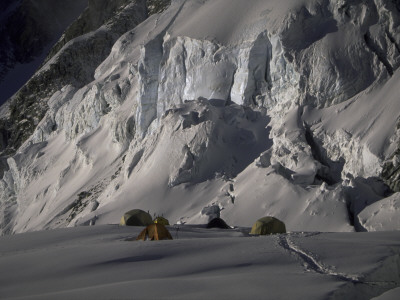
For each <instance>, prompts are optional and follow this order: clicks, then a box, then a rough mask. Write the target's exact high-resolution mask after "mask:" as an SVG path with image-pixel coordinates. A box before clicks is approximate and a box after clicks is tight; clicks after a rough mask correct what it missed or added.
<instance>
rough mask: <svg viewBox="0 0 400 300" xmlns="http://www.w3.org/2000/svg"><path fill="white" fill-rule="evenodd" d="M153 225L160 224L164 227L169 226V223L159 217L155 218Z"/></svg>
mask: <svg viewBox="0 0 400 300" xmlns="http://www.w3.org/2000/svg"><path fill="white" fill-rule="evenodd" d="M154 223H156V224H162V225H164V226H167V225H169V221H168V220H167V219H166V218H164V217H160V216H158V217H157V218H155V219H154Z"/></svg>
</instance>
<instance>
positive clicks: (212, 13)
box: [0, 0, 400, 234]
mask: <svg viewBox="0 0 400 300" xmlns="http://www.w3.org/2000/svg"><path fill="white" fill-rule="evenodd" d="M133 2H134V3H135V4H137V5H138V6H137V7H138V8H137V9H138V10H140V9H143V5H144V1H133ZM133 2H132V3H133ZM129 7H130V8H131V9H133V10H134V9H135V7H136V6H134V4H132V5H130V6H129ZM139 8H140V9H139ZM399 16H400V15H399V13H398V7H397V6H396V5H395V3H393V2H391V1H384V0H376V1H372V0H370V1H364V2H362V3H359V2H357V1H345V2H342V1H333V0H332V1H314V0H308V1H289V0H288V1H275V0H272V1H262V0H254V1H252V4H251V5H250V6H249V4H248V1H245V0H232V1H228V0H206V1H195V0H187V1H184V0H175V1H172V2H171V6H169V8H168V9H167V10H165V11H164V12H162V13H160V14H155V15H152V16H150V17H148V18H147V19H146V20H145V21H144V22H142V23H140V24H139V25H138V26H136V27H135V26H133V25H132V28H129V30H128V31H127V32H125V33H124V34H122V35H120V36H118V39H117V38H116V39H115V40H116V42H115V43H114V45H113V47H112V49H111V52H110V54H109V56H108V57H107V58H106V59H105V60H104V61H102V62H101V64H100V65H98V66H97V68H96V70H95V71H94V78H92V80H93V81H91V82H89V83H88V84H85V85H83V86H80V85H79V84H76V83H74V82H73V81H71V82H69V84H67V85H65V86H63V87H62V88H61V89H57V91H55V92H54V93H53V94H52V96H51V97H50V98H49V99H45V100H46V104H47V105H48V110H46V112H45V115H44V117H43V118H42V119H41V120H40V122H39V123H38V125H37V127H36V129H35V131H34V132H33V134H32V135H30V136H29V137H28V138H27V140H25V142H24V143H23V144H22V146H21V147H19V149H18V151H17V153H15V154H14V155H11V156H10V157H7V166H6V167H5V168H3V169H4V172H3V173H4V174H3V175H2V179H1V180H0V212H1V213H0V224H1V230H2V233H3V234H4V233H18V232H24V231H31V230H40V229H44V228H46V229H47V228H56V227H66V226H71V227H72V226H76V225H82V224H90V223H91V224H94V223H95V224H97V225H99V224H108V223H116V222H118V220H119V218H120V216H121V214H122V213H123V212H125V211H127V210H130V209H132V208H142V209H144V210H150V212H151V213H152V214H153V213H154V214H164V215H165V216H166V217H168V218H169V219H170V220H171V221H173V222H176V221H178V220H181V221H183V222H188V223H192V224H198V223H204V222H206V219H207V218H208V217H207V216H206V215H204V214H202V213H201V212H202V211H203V209H204V208H207V207H210V206H212V205H214V206H218V207H219V208H220V210H221V217H222V218H224V219H225V220H227V221H228V222H229V223H231V224H234V225H236V226H250V225H251V224H253V222H254V221H255V220H256V219H258V218H259V217H262V216H265V215H273V216H275V217H277V218H279V219H281V220H283V221H284V222H285V223H286V225H287V228H288V229H289V230H291V231H294V230H296V231H366V230H368V231H375V230H385V229H388V230H389V229H390V230H393V229H395V230H398V229H400V228H399V227H398V224H399V222H398V218H399V217H398V215H396V213H393V210H392V208H395V207H397V206H396V205H395V204H393V205H392V203H393V201H392V198H388V197H395V196H392V193H393V191H392V190H391V189H390V188H389V187H388V186H387V185H386V184H385V182H384V181H383V179H385V180H386V183H387V184H390V185H391V187H393V186H394V187H395V186H396V185H393V184H392V183H393V182H396V180H397V179H396V178H397V177H396V176H397V175H396V172H389V173H390V174H389V176H388V177H385V176H383V175H382V174H383V173H384V172H383V170H384V166H385V165H386V164H388V163H392V162H393V166H394V168H395V170H397V169H396V168H397V167H396V166H397V164H395V162H396V161H397V160H396V159H397V158H396V157H397V156H396V153H397V152H396V151H398V150H397V149H398V145H399V134H398V129H397V127H398V120H399V117H400V113H399V112H400V110H399V108H400V107H399V103H400V102H399V101H398V93H397V85H398V82H399V76H400V73H399V70H398V66H399V65H400V52H399V49H400V48H399V45H400V27H399V24H400V17H399ZM119 17H120V15H119ZM122 20H124V19H123V18H122ZM118 24H119V23H118ZM114 26H117V25H115V24H114ZM117 27H118V28H120V27H119V26H117ZM103 31H104V32H109V27H107V25H105V26H103V27H101V28H100V29H99V30H97V31H95V32H91V33H88V34H86V35H84V36H81V37H78V38H77V39H76V40H74V41H72V42H71V43H69V44H67V45H66V46H68V47H69V48H68V47H67V48H68V49H70V50H71V51H74V49H75V50H76V49H81V48H80V47H82V45H87V42H88V40H90V39H89V38H90V37H91V36H95V35H97V34H99V32H103ZM112 32H118V31H112ZM115 34H117V33H115ZM113 36H114V35H113ZM114 37H115V36H114ZM101 48H102V47H101ZM64 49H65V48H64ZM94 49H96V47H94ZM102 49H103V48H102ZM79 53H81V54H82V56H80V59H82V58H84V57H85V52H79ZM88 53H91V54H93V53H97V52H96V51H94V50H93V49H92V48H91V49H90V51H89V52H88ZM64 55H65V52H60V53H57V54H56V55H55V56H54V58H53V59H52V60H50V61H48V62H47V63H46V64H45V65H44V66H43V68H42V69H41V70H39V72H38V73H37V77H36V78H40V75H41V74H47V73H46V72H48V70H52V71H51V74H52V77H54V78H53V80H54V82H55V86H57V84H60V83H61V82H64V81H63V80H64V79H65V76H63V75H62V74H64V73H62V72H60V73H58V67H57V66H58V65H57V60H60V59H61V58H65V64H62V65H63V66H65V65H68V64H69V60H70V58H68V56H64ZM77 61H79V60H71V63H74V67H73V68H70V69H67V70H73V71H74V72H75V70H76V69H79V68H80V64H78V63H77ZM92 67H93V66H91V68H89V69H90V70H92ZM82 68H85V67H84V66H83V67H82ZM85 70H86V69H84V71H85ZM86 71H87V70H86ZM92 71H93V70H92ZM92 71H91V73H90V72H89V73H90V74H92V73H93V72H92ZM72 73H73V72H72ZM64 75H65V74H64ZM57 76H60V77H57ZM68 76H69V75H68ZM85 78H86V77H85ZM88 78H91V76H89V77H88ZM19 122H21V124H24V120H20V121H19ZM396 199H397V198H396ZM381 201H382V202H381ZM378 203H382V205H381V206H379V205H380V204H378ZM388 203H390V204H388ZM376 206H379V207H381V208H382V209H381V210H379V213H375V212H376V210H377V209H376ZM206 210H207V209H206ZM387 217H391V218H392V220H393V221H390V222H386V220H387ZM383 220H385V221H383Z"/></svg>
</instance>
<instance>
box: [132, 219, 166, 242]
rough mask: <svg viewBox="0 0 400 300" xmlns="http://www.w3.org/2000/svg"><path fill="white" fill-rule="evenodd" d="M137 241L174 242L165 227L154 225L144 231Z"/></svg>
mask: <svg viewBox="0 0 400 300" xmlns="http://www.w3.org/2000/svg"><path fill="white" fill-rule="evenodd" d="M136 240H137V241H138V240H142V241H146V240H151V241H154V240H172V236H171V234H170V233H169V231H168V229H167V228H165V226H164V225H162V224H158V223H154V224H151V225H149V226H147V227H146V228H145V229H143V231H142V232H141V233H140V234H139V235H138V237H137V238H136Z"/></svg>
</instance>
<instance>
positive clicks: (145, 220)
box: [119, 209, 153, 226]
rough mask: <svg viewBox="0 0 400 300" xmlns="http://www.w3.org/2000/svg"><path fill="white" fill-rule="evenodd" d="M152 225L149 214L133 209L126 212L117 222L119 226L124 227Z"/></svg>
mask: <svg viewBox="0 0 400 300" xmlns="http://www.w3.org/2000/svg"><path fill="white" fill-rule="evenodd" d="M152 223H153V219H152V218H151V216H150V214H149V213H147V212H145V211H143V210H141V209H133V210H130V211H128V212H126V213H125V214H124V215H123V216H122V217H121V221H120V222H119V224H120V225H126V226H147V225H150V224H152Z"/></svg>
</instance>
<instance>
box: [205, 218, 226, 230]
mask: <svg viewBox="0 0 400 300" xmlns="http://www.w3.org/2000/svg"><path fill="white" fill-rule="evenodd" d="M207 228H222V229H230V227H229V226H228V224H226V223H225V221H224V220H222V219H221V218H214V219H212V220H211V221H210V222H208V224H207Z"/></svg>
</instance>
